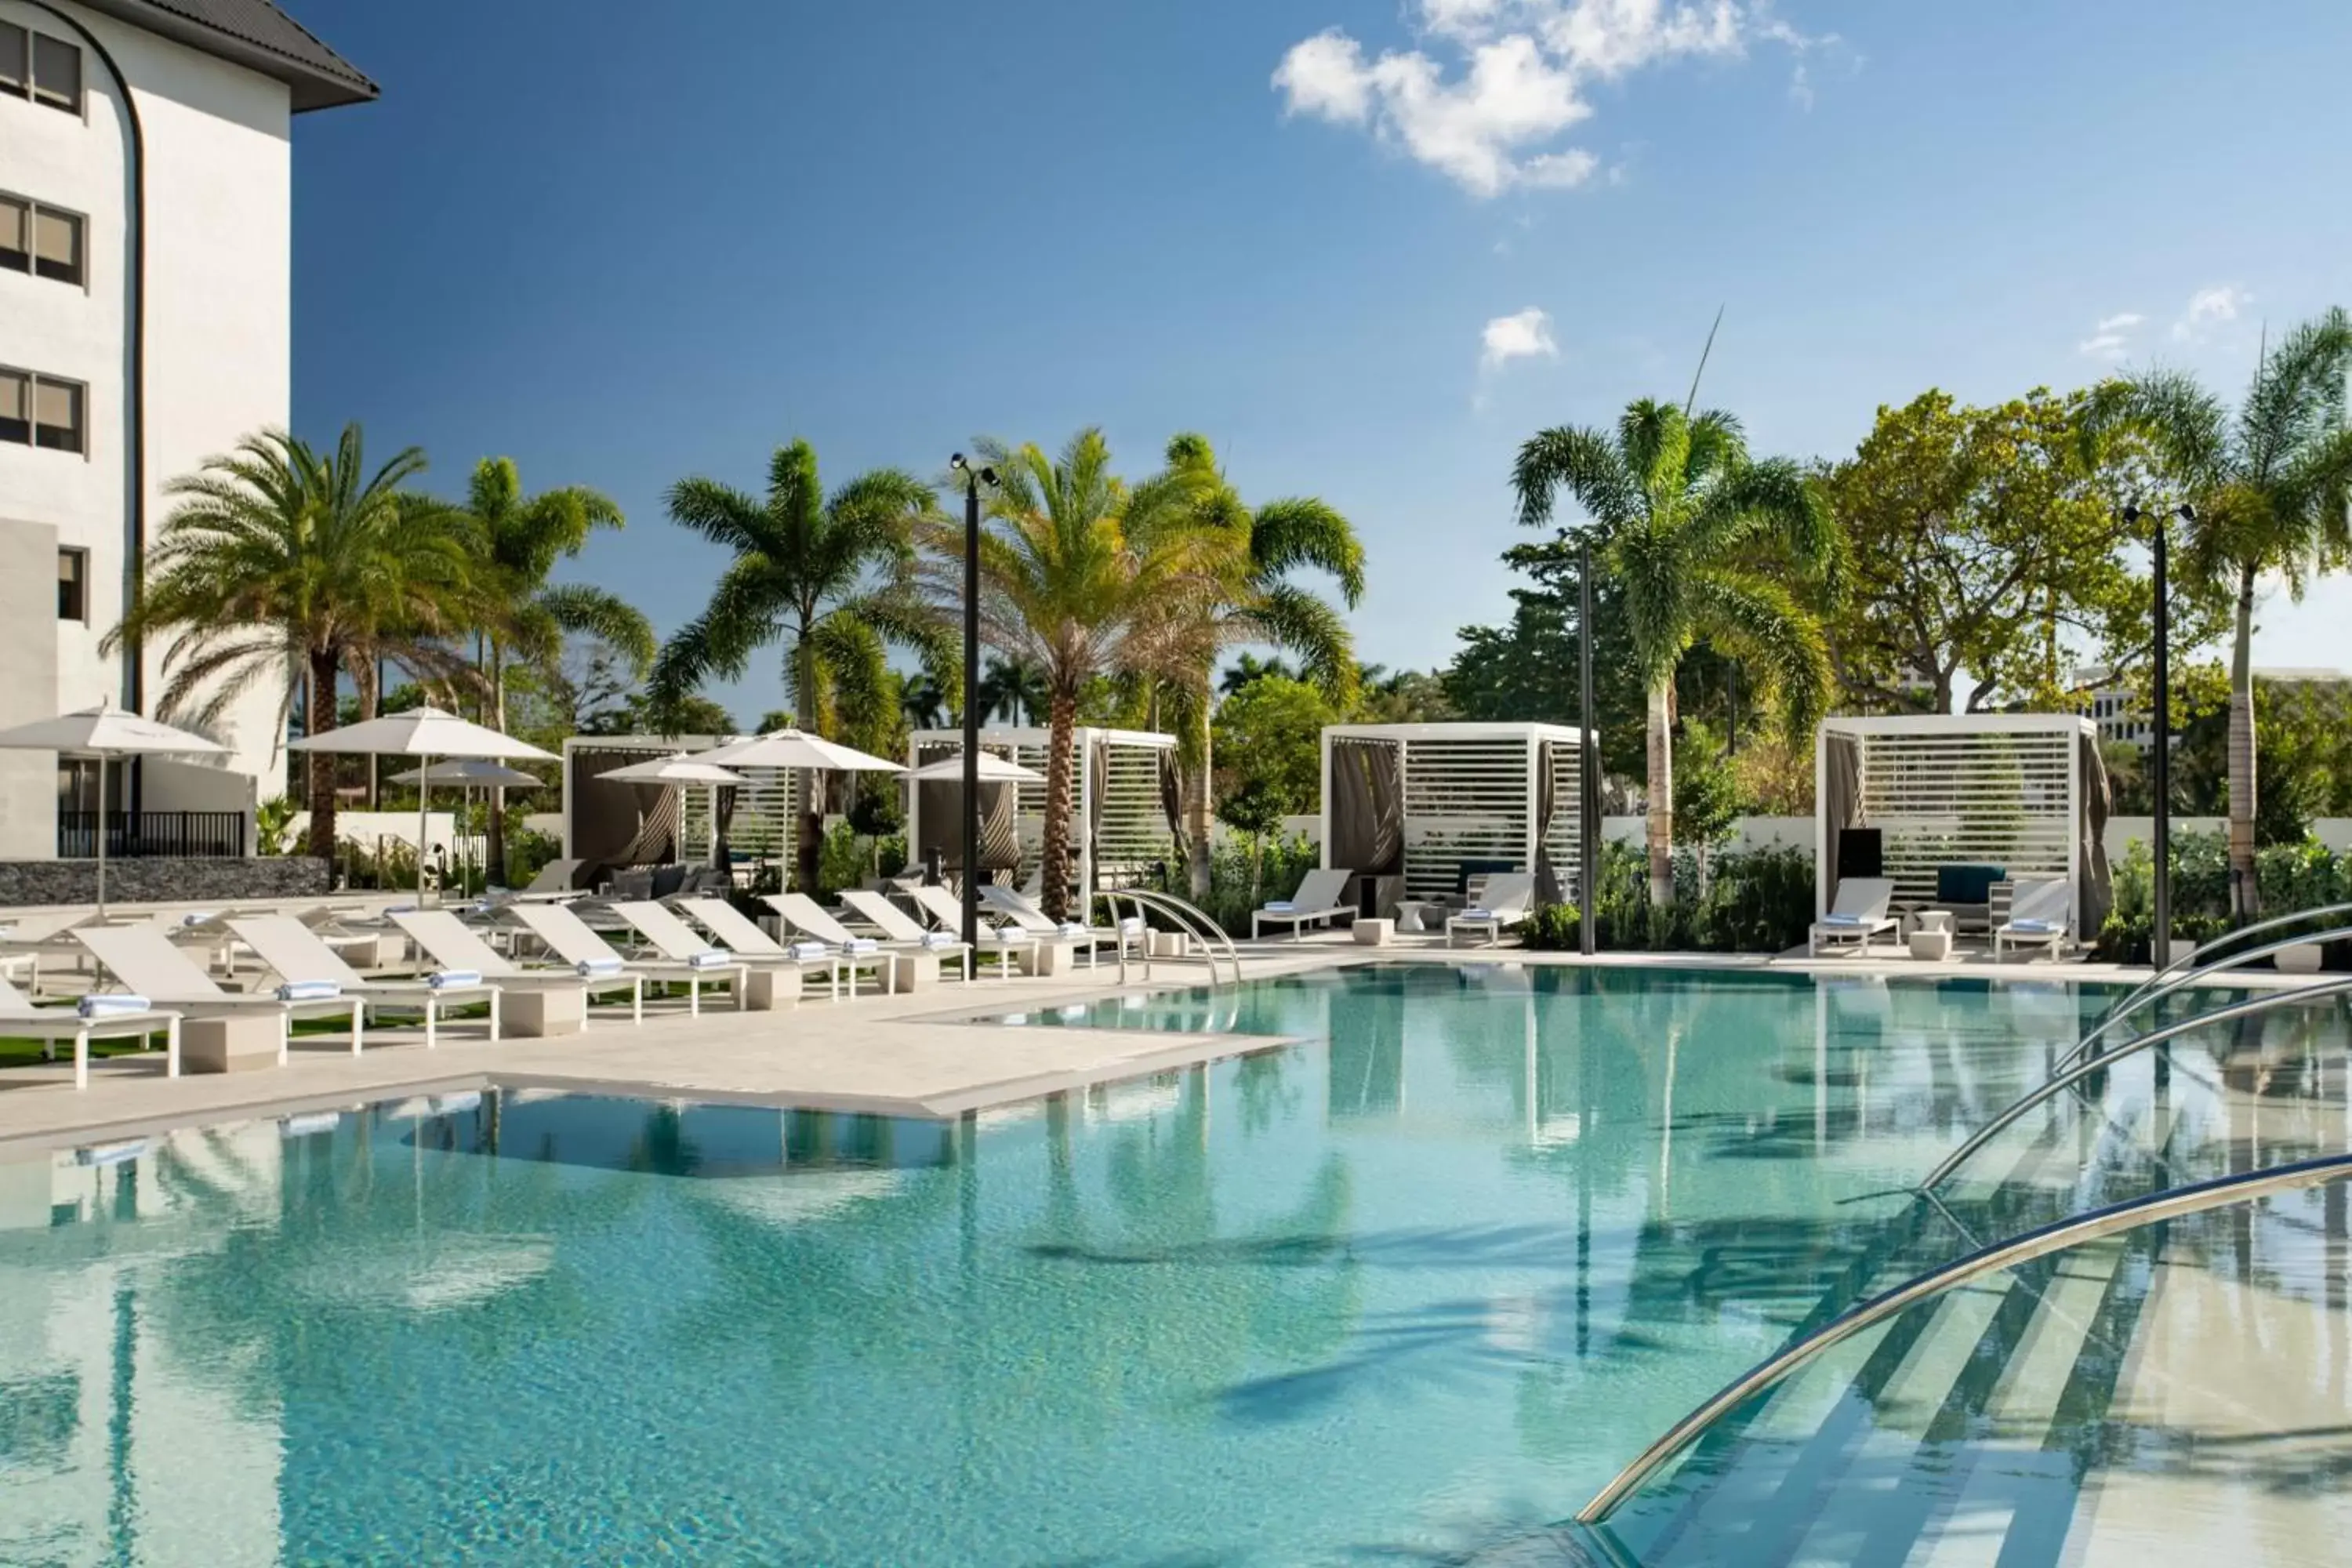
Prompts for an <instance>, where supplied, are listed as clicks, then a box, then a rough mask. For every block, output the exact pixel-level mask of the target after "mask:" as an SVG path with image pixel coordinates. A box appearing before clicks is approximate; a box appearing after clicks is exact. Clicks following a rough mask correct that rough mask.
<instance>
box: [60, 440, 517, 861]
mask: <svg viewBox="0 0 2352 1568" xmlns="http://www.w3.org/2000/svg"><path fill="white" fill-rule="evenodd" d="M424 470H425V454H424V453H423V452H422V451H420V450H418V449H417V448H416V447H407V448H406V449H404V450H403V451H401V452H399V453H397V454H395V455H394V457H393V458H392V460H391V461H389V462H387V463H385V464H384V465H383V467H382V468H377V469H375V470H374V471H373V473H371V472H369V471H368V470H367V468H366V465H365V461H364V458H363V455H362V439H361V434H360V427H359V426H358V425H357V424H351V425H346V426H343V432H342V436H341V438H340V439H339V440H338V441H337V442H336V445H335V447H334V449H333V450H332V451H329V452H319V451H314V450H313V449H312V448H311V447H310V446H309V445H307V444H306V443H304V442H302V441H299V440H297V439H296V438H295V437H292V436H290V435H289V434H288V433H287V432H285V431H283V430H264V431H262V432H261V433H259V434H258V435H255V436H250V437H247V438H246V439H245V440H243V441H241V442H239V443H238V444H237V447H236V450H235V451H233V452H231V453H229V454H227V455H226V456H223V457H215V458H206V459H205V463H204V466H203V467H202V468H199V469H198V470H197V471H196V472H194V473H193V474H188V475H184V476H183V477H181V478H179V479H173V480H172V481H171V482H170V483H169V484H168V485H166V486H165V487H164V489H165V493H167V494H170V495H174V496H177V497H180V498H181V500H180V503H179V505H178V506H176V507H175V508H174V509H173V512H172V514H171V516H170V517H169V518H167V519H165V521H164V523H163V531H162V533H161V534H160V536H159V537H158V538H157V541H156V543H155V546H154V548H153V549H152V551H150V552H148V556H147V582H146V585H145V588H144V591H143V592H142V595H141V596H140V598H139V601H138V602H137V603H136V604H135V605H132V607H131V612H130V614H128V615H127V616H124V617H123V619H122V623H121V625H120V626H116V627H115V628H114V629H113V630H112V631H110V632H109V633H107V635H106V639H105V643H104V645H103V646H104V647H105V648H106V649H107V650H108V651H112V650H113V649H115V648H117V647H121V646H122V644H123V643H124V642H125V641H126V640H128V641H132V642H139V643H145V642H149V641H152V640H155V639H157V638H159V637H169V638H170V639H171V641H170V643H169V646H168V647H166V649H165V651H164V656H163V668H164V672H165V676H166V681H165V685H164V689H163V697H162V700H161V702H160V703H159V706H158V711H159V713H160V715H161V716H162V717H164V718H167V719H169V718H183V719H185V720H187V721H191V722H193V723H194V724H196V725H198V726H199V727H203V726H206V725H210V724H213V723H215V722H217V721H218V720H219V718H220V716H221V715H222V714H223V713H224V712H225V711H226V710H227V708H228V706H229V705H230V704H231V703H232V702H234V701H235V700H236V699H237V698H238V697H240V696H242V695H244V694H245V693H246V692H247V691H248V690H251V689H254V688H255V687H256V686H257V685H260V684H264V683H278V685H279V686H280V687H281V689H282V690H283V695H282V696H281V697H280V699H279V703H278V724H279V725H280V726H281V728H282V727H283V725H284V723H285V721H286V715H287V711H288V709H289V706H290V705H291V702H292V700H293V691H292V684H291V682H289V681H288V680H287V679H286V677H287V674H288V671H289V668H290V669H293V670H295V671H298V672H299V673H300V674H301V675H302V676H303V678H304V683H305V685H306V686H307V688H308V690H309V710H308V712H307V713H306V714H305V715H304V726H303V727H304V732H305V733H307V734H310V735H320V734H324V733H325V732H326V731H329V730H331V729H333V728H334V727H335V686H336V681H337V679H338V678H339V677H340V676H341V675H342V674H343V673H345V672H346V671H349V672H351V673H352V675H353V676H354V677H355V678H360V679H367V680H371V681H372V680H373V665H374V663H375V661H376V660H377V659H379V658H384V659H390V660H392V661H393V662H395V663H398V664H400V665H402V666H403V667H404V668H407V669H408V670H409V671H410V672H411V673H412V674H414V675H415V677H416V678H417V679H420V680H427V681H434V682H439V683H445V684H446V683H448V682H451V681H457V680H462V679H465V674H466V671H465V662H464V660H463V659H462V658H460V657H459V656H458V655H457V653H456V652H455V650H453V649H451V648H450V647H448V646H447V645H446V643H444V642H443V641H441V640H440V639H441V638H443V637H446V635H448V634H449V633H451V632H453V631H455V630H456V629H457V626H459V625H461V624H462V622H463V619H464V616H465V613H466V609H467V599H468V596H469V595H470V593H471V591H472V582H471V571H472V566H473V560H472V556H471V552H469V550H468V548H467V537H466V533H465V530H464V527H463V525H462V522H461V520H459V519H458V518H457V516H456V515H455V514H454V513H452V512H451V511H450V510H448V509H447V508H446V507H443V506H441V505H439V504H438V503H436V502H432V501H428V500H423V499H422V498H420V497H417V496H415V495H414V494H412V493H409V492H406V491H404V490H403V489H402V488H401V487H402V486H403V485H404V484H406V483H407V482H408V481H409V480H411V479H415V477H416V476H417V475H418V474H421V473H422V472H424ZM334 763H335V759H334V758H333V757H331V756H330V755H327V754H325V753H323V752H320V753H313V754H312V756H311V757H310V853H311V854H313V855H317V856H321V857H328V858H331V857H332V856H333V854H334V849H335V776H334Z"/></svg>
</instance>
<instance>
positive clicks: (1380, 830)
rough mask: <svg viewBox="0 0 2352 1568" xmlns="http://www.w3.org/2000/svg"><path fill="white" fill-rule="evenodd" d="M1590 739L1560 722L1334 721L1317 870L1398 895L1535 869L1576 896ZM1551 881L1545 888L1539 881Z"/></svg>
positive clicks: (1438, 894) (1451, 890) (1435, 891)
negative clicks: (1580, 791) (1584, 763)
mask: <svg viewBox="0 0 2352 1568" xmlns="http://www.w3.org/2000/svg"><path fill="white" fill-rule="evenodd" d="M1585 733H1586V732H1585V731H1578V730H1575V729H1572V728H1570V727H1569V726H1567V725H1564V724H1514V723H1493V724H1484V723H1457V724H1333V725H1330V726H1328V727H1327V728H1326V729H1325V730H1324V731H1323V865H1324V866H1325V867H1326V868H1346V869H1348V870H1350V871H1354V872H1356V873H1357V874H1359V875H1360V876H1366V877H1370V878H1372V879H1374V880H1375V885H1376V886H1378V885H1379V884H1380V883H1381V880H1382V879H1395V880H1393V881H1391V882H1389V883H1388V885H1387V888H1386V890H1384V891H1382V892H1381V895H1380V900H1379V902H1380V906H1381V912H1382V913H1385V912H1387V910H1389V909H1390V908H1391V907H1393V904H1394V902H1395V900H1397V899H1399V898H1405V899H1429V900H1435V899H1443V898H1446V897H1448V896H1451V895H1455V894H1459V893H1460V892H1462V890H1463V883H1464V881H1465V878H1467V877H1469V876H1475V875H1477V874H1479V873H1481V872H1486V873H1492V872H1497V871H1519V872H1531V873H1533V874H1534V875H1535V877H1536V879H1537V887H1538V893H1539V894H1541V895H1545V896H1549V888H1550V887H1556V888H1557V889H1558V890H1559V896H1560V897H1563V898H1567V899H1570V900H1574V899H1576V898H1577V897H1578V896H1579V894H1578V889H1577V886H1576V881H1577V874H1578V868H1579V866H1580V859H1579V837H1578V835H1579V829H1578V821H1577V816H1578V814H1577V787H1578V780H1579V777H1580V773H1579V768H1580V759H1581V757H1582V749H1583V744H1584V741H1583V736H1584V734H1585ZM1548 880H1549V887H1548V885H1547V882H1548Z"/></svg>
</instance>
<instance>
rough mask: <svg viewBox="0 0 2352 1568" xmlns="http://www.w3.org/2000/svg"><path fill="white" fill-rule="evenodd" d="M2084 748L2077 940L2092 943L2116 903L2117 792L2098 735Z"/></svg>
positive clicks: (2090, 737)
mask: <svg viewBox="0 0 2352 1568" xmlns="http://www.w3.org/2000/svg"><path fill="white" fill-rule="evenodd" d="M2161 743H2162V742H2160V741H2159V742H2158V744H2161ZM2082 747H2083V855H2082V861H2081V864H2080V865H2079V866H2077V868H2076V875H2075V878H2074V900H2075V902H2076V904H2077V906H2078V907H2079V910H2080V916H2079V919H2078V920H2077V922H2076V929H2075V931H2074V940H2076V941H2077V942H2093V941H2095V940H2096V939H2097V937H2098V934H2099V928H2100V927H2102V926H2104V925H2105V924H2106V923H2107V911H2108V910H2111V909H2113V908H2115V904H2116V883H2115V873H2114V871H2113V870H2112V869H2111V868H2109V867H2108V865H2107V815H2108V813H2109V812H2110V811H2111V810H2113V809H2114V806H2115V794H2114V791H2113V789H2112V787H2111V786H2110V785H2109V784H2108V782H2107V762H2106V759H2105V757H2102V756H2101V755H2099V738H2098V736H2097V735H2095V734H2090V735H2085V736H2084V737H2083V739H2082Z"/></svg>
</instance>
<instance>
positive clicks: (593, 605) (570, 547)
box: [465, 458, 654, 876]
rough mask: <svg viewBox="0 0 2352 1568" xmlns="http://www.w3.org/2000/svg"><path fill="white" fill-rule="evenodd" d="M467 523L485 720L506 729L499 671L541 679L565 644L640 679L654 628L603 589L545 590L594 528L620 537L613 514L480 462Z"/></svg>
mask: <svg viewBox="0 0 2352 1568" xmlns="http://www.w3.org/2000/svg"><path fill="white" fill-rule="evenodd" d="M465 510H466V515H467V518H468V519H470V520H471V521H472V524H473V527H474V530H475V533H476V536H477V547H478V550H479V551H480V552H481V554H480V561H479V563H478V566H477V568H476V572H475V587H476V589H477V590H478V599H479V603H478V611H477V613H478V616H479V617H480V625H481V631H482V635H483V638H484V642H485V645H486V646H485V647H484V650H483V651H484V658H483V664H484V669H483V676H484V679H485V681H486V683H487V685H488V691H489V705H490V721H491V723H493V724H494V725H496V726H497V727H498V728H499V729H500V730H504V729H505V728H506V727H507V672H508V665H509V661H510V660H512V659H516V658H520V659H523V660H526V661H528V662H529V663H530V664H531V665H532V666H533V667H535V668H539V669H541V670H542V671H544V670H547V669H550V668H554V667H555V666H557V665H558V664H559V663H560V662H561V660H562V657H563V647H564V638H565V637H566V636H567V635H569V636H576V637H593V638H595V639H596V640H597V642H598V643H600V644H601V645H602V646H603V647H605V648H607V649H610V650H612V651H613V652H614V653H617V654H619V655H621V656H622V657H623V658H626V659H627V660H628V662H629V665H630V670H631V673H632V675H634V676H638V677H642V676H643V675H644V674H645V672H646V667H647V666H648V665H650V664H651V663H652V662H653V658H654V628H653V623H652V622H650V621H648V620H646V617H645V616H644V614H643V613H642V612H640V611H639V610H637V608H636V607H635V605H631V604H630V603H629V602H628V601H627V600H625V599H624V598H622V597H621V596H620V595H618V594H615V593H614V592H612V591H611V590H610V589H608V588H599V587H596V586H594V585H593V584H587V583H563V584H554V583H550V582H549V581H548V578H549V577H550V576H551V574H553V573H554V571H555V568H556V564H557V563H559V562H562V561H566V560H570V559H572V558H573V557H576V556H577V555H578V554H579V553H580V552H582V551H583V550H584V549H586V548H587V547H588V539H589V536H590V535H591V534H593V533H594V532H595V531H597V530H599V529H618V528H619V527H620V526H621V525H622V522H623V519H622V516H621V509H620V508H619V507H617V506H615V505H614V504H613V502H612V500H611V499H610V498H608V497H606V496H604V495H603V494H601V493H600V492H598V491H596V490H593V489H587V488H586V487H585V486H581V485H571V486H566V487H564V488H562V489H552V490H544V491H541V493H540V494H538V495H527V494H525V493H524V491H523V488H522V476H521V475H520V473H519V472H518V471H517V470H516V468H515V465H514V459H513V458H483V459H482V460H481V461H480V462H478V463H477V464H476V465H474V473H473V477H472V479H470V480H469V481H468V482H467V487H466V509H465ZM505 805H506V792H505V791H504V790H492V791H491V792H490V816H489V856H488V859H489V864H490V865H491V866H492V867H494V868H498V875H499V876H503V875H504V871H505V867H506V863H507V854H506V811H505Z"/></svg>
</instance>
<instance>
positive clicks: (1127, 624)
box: [925, 429, 1244, 917]
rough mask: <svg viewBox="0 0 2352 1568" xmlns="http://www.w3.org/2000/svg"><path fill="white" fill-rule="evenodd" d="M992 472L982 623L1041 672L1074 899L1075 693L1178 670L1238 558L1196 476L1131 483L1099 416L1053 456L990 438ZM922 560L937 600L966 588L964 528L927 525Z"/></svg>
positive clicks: (1050, 778) (1050, 899)
mask: <svg viewBox="0 0 2352 1568" xmlns="http://www.w3.org/2000/svg"><path fill="white" fill-rule="evenodd" d="M977 449H978V450H979V451H980V452H981V453H982V456H984V457H985V458H986V459H987V461H988V463H989V464H990V465H991V466H992V467H993V468H995V469H996V472H997V475H998V479H999V484H998V488H997V491H996V494H995V495H994V496H993V497H992V499H991V500H990V501H989V503H988V520H989V525H988V526H987V527H985V528H984V529H983V530H982V534H981V540H980V606H979V608H980V623H981V635H982V637H985V638H986V639H987V641H988V643H989V645H990V646H991V647H994V648H996V649H998V650H999V651H1001V652H1003V653H1004V654H1006V655H1007V656H1009V657H1011V658H1013V659H1015V660H1016V661H1018V662H1021V663H1024V664H1028V665H1032V666H1034V667H1035V668H1037V669H1038V670H1039V671H1041V672H1042V673H1043V674H1044V676H1045V700H1046V709H1047V723H1048V725H1049V728H1050V731H1051V734H1050V737H1049V739H1048V742H1047V750H1046V764H1045V774H1046V785H1045V844H1044V848H1043V859H1044V871H1043V877H1044V889H1045V907H1046V909H1047V910H1048V911H1049V912H1051V913H1053V914H1055V916H1057V917H1058V916H1061V915H1063V914H1066V912H1068V906H1069V893H1070V811H1071V803H1072V796H1073V789H1072V784H1073V780H1074V776H1075V774H1074V761H1075V756H1074V753H1075V750H1076V728H1077V715H1078V700H1079V698H1080V696H1081V695H1082V694H1083V692H1084V691H1085V689H1086V686H1087V682H1088V681H1089V680H1091V679H1095V678H1096V677H1097V676H1108V675H1113V674H1119V673H1135V674H1142V675H1150V676H1160V677H1170V676H1173V675H1175V674H1177V673H1179V672H1180V671H1181V670H1183V669H1185V668H1189V667H1190V661H1191V659H1192V657H1193V656H1194V654H1195V653H1196V652H1197V647H1196V645H1195V643H1194V642H1193V640H1192V628H1193V626H1194V625H1195V624H1196V623H1197V619H1198V616H1199V613H1200V611H1201V609H1202V606H1203V605H1206V604H1208V603H1211V602H1213V601H1214V599H1215V598H1216V597H1217V596H1218V595H1220V594H1221V593H1222V592H1223V587H1224V584H1227V583H1229V582H1230V581H1231V580H1232V579H1233V578H1234V575H1235V574H1237V573H1239V572H1240V571H1241V570H1242V563H1241V562H1240V561H1239V559H1238V557H1237V553H1236V552H1237V549H1238V547H1239V546H1240V545H1241V544H1242V543H1244V541H1241V540H1238V539H1237V538H1236V537H1235V536H1234V534H1233V532H1232V531H1221V530H1216V529H1212V528H1206V527H1203V526H1202V525H1201V523H1200V521H1199V517H1198V512H1197V502H1198V501H1199V499H1200V486H1199V483H1198V480H1197V476H1194V475H1192V474H1188V473H1185V472H1182V471H1179V470H1170V471H1168V472H1164V473H1161V474H1160V475H1157V476H1155V477H1154V478H1152V479H1147V480H1145V481H1143V482H1142V483H1140V484H1137V485H1129V484H1128V483H1127V482H1126V481H1125V480H1123V479H1119V478H1118V476H1117V475H1116V474H1114V473H1112V472H1111V467H1110V463H1111V458H1110V447H1109V446H1108V443H1106V442H1105V441H1104V440H1103V437H1102V432H1101V431H1099V430H1093V429H1087V430H1081V431H1080V432H1078V434H1077V435H1076V436H1074V437H1071V438H1070V441H1069V443H1068V444H1067V445H1066V446H1065V447H1063V448H1062V450H1061V453H1060V454H1059V456H1057V457H1051V458H1049V457H1047V456H1046V454H1045V452H1044V451H1042V450H1041V449H1039V448H1038V447H1035V446H1034V445H1029V446H1024V447H1020V448H1019V449H1017V450H1014V449H1010V448H1008V447H1005V446H1004V445H1003V443H1002V442H999V441H992V440H984V441H982V442H980V443H978V444H977ZM926 537H927V540H928V542H929V544H930V546H931V551H930V553H929V557H928V558H927V563H926V566H925V572H926V574H927V576H929V578H930V580H931V582H932V585H933V588H934V591H935V592H936V594H937V595H938V596H939V598H940V601H941V602H943V603H944V602H952V601H955V600H957V599H960V598H961V595H962V591H963V564H962V563H963V530H962V528H961V526H960V525H953V524H950V523H947V522H946V521H938V522H935V523H933V524H931V525H930V526H929V528H928V529H927V531H926Z"/></svg>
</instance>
